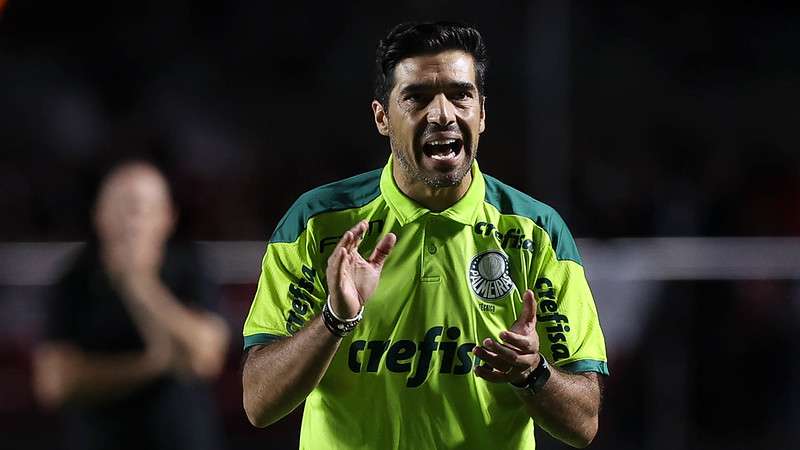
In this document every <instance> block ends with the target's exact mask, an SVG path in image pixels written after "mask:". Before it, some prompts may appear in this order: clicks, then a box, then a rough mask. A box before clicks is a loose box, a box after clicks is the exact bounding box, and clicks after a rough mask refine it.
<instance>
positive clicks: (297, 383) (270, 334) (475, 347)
mask: <svg viewBox="0 0 800 450" xmlns="http://www.w3.org/2000/svg"><path fill="white" fill-rule="evenodd" d="M377 53H378V55H377V65H378V78H377V83H376V94H375V100H374V101H373V102H372V110H373V113H374V118H375V125H376V127H377V129H378V132H379V133H381V134H382V135H385V136H388V137H389V143H390V147H391V157H390V159H389V162H388V164H387V165H386V167H384V168H383V169H382V170H376V171H373V172H368V173H366V174H362V175H358V176H356V177H353V178H349V179H346V180H343V181H339V182H336V183H332V184H329V185H326V186H322V187H320V188H317V189H315V190H312V191H310V192H308V193H306V194H304V195H303V196H301V197H300V199H299V200H298V201H297V202H296V203H295V205H294V206H293V207H292V208H291V209H290V210H289V212H288V213H287V214H286V216H285V217H284V218H283V220H282V221H281V222H280V223H279V224H278V226H277V229H276V230H275V232H274V234H273V235H272V238H271V239H270V242H269V245H268V246H267V250H266V254H265V256H264V261H263V271H262V274H261V277H260V279H259V283H258V290H257V292H256V295H255V300H254V301H253V305H252V308H251V310H250V314H249V315H248V318H247V321H246V323H245V327H244V340H245V348H246V349H247V351H248V353H247V357H246V360H245V364H244V372H243V383H244V407H245V410H246V412H247V415H248V417H249V419H250V421H251V422H252V423H253V424H254V425H256V426H266V425H269V424H271V423H273V422H275V421H276V420H278V419H280V418H281V417H283V416H285V415H286V414H287V413H289V412H290V411H291V410H292V409H294V408H295V407H296V406H297V405H299V404H300V403H301V402H302V401H303V400H305V401H306V406H305V413H304V416H303V425H302V431H301V436H300V446H301V448H309V449H320V448H332V449H352V448H375V449H384V448H403V449H419V448H470V449H474V448H504V449H505V448H533V446H534V437H533V423H536V424H538V425H539V426H541V427H542V428H544V429H545V430H547V431H548V432H549V433H551V434H552V435H554V436H556V437H557V438H559V439H561V440H563V441H565V442H567V443H569V444H571V445H573V446H578V447H583V446H586V445H588V444H589V443H590V442H591V441H592V439H593V438H594V436H595V433H596V431H597V426H598V425H597V415H598V410H599V407H600V383H599V379H598V375H600V374H602V375H606V374H607V373H608V371H607V366H606V355H605V344H604V342H603V336H602V333H601V330H600V326H599V323H598V318H597V312H596V310H595V306H594V301H593V299H592V296H591V293H590V291H589V288H588V285H587V282H586V279H585V276H584V272H583V268H582V267H581V259H580V256H579V254H578V252H577V249H576V248H575V244H574V241H573V239H572V237H571V235H570V233H569V231H568V230H567V228H566V225H565V224H564V222H563V221H562V220H561V218H560V217H559V216H558V215H557V214H556V213H555V211H553V210H552V209H551V208H549V207H547V206H545V205H544V204H542V203H540V202H537V201H536V200H533V199H532V198H530V197H528V196H526V195H524V194H522V193H520V192H519V191H516V190H514V189H512V188H510V187H508V186H506V185H504V184H502V183H500V182H499V181H497V180H496V179H494V178H492V177H489V176H487V175H483V174H482V173H481V172H480V170H479V168H478V165H477V162H476V161H475V156H476V152H477V149H478V140H479V136H480V133H481V132H483V130H484V128H485V121H486V109H485V97H484V79H485V75H486V74H485V72H486V51H485V48H484V45H483V43H482V40H481V36H480V34H479V33H478V31H477V30H475V29H474V28H471V27H468V26H465V25H461V24H456V23H432V24H402V25H399V26H398V27H396V28H395V29H394V30H392V31H391V32H390V33H389V35H388V36H387V37H386V38H385V39H384V40H382V41H381V42H380V44H379V45H378V52H377ZM360 248H364V249H372V248H374V249H373V250H372V251H371V252H366V251H365V252H364V253H361V252H360V250H359V249H360ZM536 298H538V305H537V301H536ZM537 308H538V314H537ZM480 361H482V362H483V363H482V365H481V363H480ZM531 419H533V420H531Z"/></svg>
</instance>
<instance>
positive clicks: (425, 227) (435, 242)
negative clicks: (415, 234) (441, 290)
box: [420, 213, 445, 283]
mask: <svg viewBox="0 0 800 450" xmlns="http://www.w3.org/2000/svg"><path fill="white" fill-rule="evenodd" d="M421 220H422V221H423V224H422V247H421V248H420V252H421V257H420V264H421V267H420V279H421V280H422V282H423V283H438V282H440V281H441V279H442V277H441V273H440V271H441V264H438V263H437V260H436V258H439V257H441V253H442V252H439V249H440V247H441V245H442V243H441V241H440V240H439V239H438V238H437V233H436V227H437V226H438V225H441V221H442V220H445V219H443V218H441V217H439V215H437V214H430V213H429V214H426V215H425V216H424V217H422V218H421ZM437 254H438V255H437Z"/></svg>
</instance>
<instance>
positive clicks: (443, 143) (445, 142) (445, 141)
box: [428, 139, 456, 145]
mask: <svg viewBox="0 0 800 450" xmlns="http://www.w3.org/2000/svg"><path fill="white" fill-rule="evenodd" d="M455 142H456V140H455V139H443V140H440V141H430V142H428V144H430V145H450V144H453V143H455Z"/></svg>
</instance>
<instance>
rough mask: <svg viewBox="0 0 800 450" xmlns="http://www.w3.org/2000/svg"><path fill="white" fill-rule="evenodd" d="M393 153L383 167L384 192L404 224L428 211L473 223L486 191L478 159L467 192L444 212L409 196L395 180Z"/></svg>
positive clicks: (382, 191) (462, 221)
mask: <svg viewBox="0 0 800 450" xmlns="http://www.w3.org/2000/svg"><path fill="white" fill-rule="evenodd" d="M392 164H393V161H392V156H391V155H390V156H389V162H388V163H387V164H386V166H384V168H383V172H382V173H381V195H382V196H383V198H384V199H385V200H386V203H387V204H388V205H389V208H390V209H391V210H392V212H393V213H394V214H395V215H396V216H397V218H398V220H399V221H400V224H401V225H406V224H408V223H411V222H413V221H415V220H417V219H419V218H420V217H422V216H424V215H425V214H436V215H439V216H441V217H446V218H448V219H450V220H453V221H455V222H458V223H461V224H463V225H472V224H473V223H474V222H475V216H476V215H477V214H478V207H479V206H480V205H481V203H482V202H483V198H484V196H485V194H486V184H485V182H484V180H483V175H482V174H481V171H480V169H479V168H478V161H473V163H472V169H471V170H472V183H470V186H469V189H467V193H466V194H464V196H463V197H461V199H459V200H458V201H457V202H456V203H455V204H453V205H452V206H450V207H449V208H447V209H445V210H444V211H441V212H438V213H435V212H432V211H431V210H429V209H427V208H425V207H424V206H422V205H420V204H419V203H417V202H416V201H414V200H412V199H411V198H409V197H407V196H406V195H405V194H404V193H403V192H402V191H401V190H400V188H399V187H397V183H395V181H394V177H393V176H392Z"/></svg>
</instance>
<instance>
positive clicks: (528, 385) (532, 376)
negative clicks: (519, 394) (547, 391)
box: [511, 354, 550, 394]
mask: <svg viewBox="0 0 800 450" xmlns="http://www.w3.org/2000/svg"><path fill="white" fill-rule="evenodd" d="M549 379H550V365H549V364H547V360H545V359H544V356H542V355H541V354H540V355H539V365H538V366H536V368H535V369H533V370H532V371H531V373H529V374H528V378H526V379H525V383H524V384H523V385H521V386H518V385H516V384H514V383H511V385H512V386H514V387H515V388H517V389H519V390H522V391H527V392H530V393H532V394H536V393H538V392H541V391H542V388H544V385H545V383H547V380H549Z"/></svg>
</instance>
